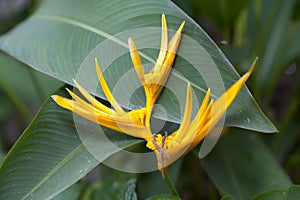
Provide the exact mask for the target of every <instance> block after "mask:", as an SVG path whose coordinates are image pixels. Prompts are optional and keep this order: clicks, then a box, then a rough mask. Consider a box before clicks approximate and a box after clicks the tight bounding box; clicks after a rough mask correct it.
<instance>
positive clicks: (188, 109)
mask: <svg viewBox="0 0 300 200" xmlns="http://www.w3.org/2000/svg"><path fill="white" fill-rule="evenodd" d="M191 115H192V88H191V84H190V83H188V86H187V91H186V101H185V109H184V115H183V119H182V122H181V125H180V127H179V129H178V132H177V134H176V136H175V138H174V141H176V142H178V143H180V142H181V141H182V139H183V138H184V137H185V134H186V133H187V132H188V128H189V125H190V120H191Z"/></svg>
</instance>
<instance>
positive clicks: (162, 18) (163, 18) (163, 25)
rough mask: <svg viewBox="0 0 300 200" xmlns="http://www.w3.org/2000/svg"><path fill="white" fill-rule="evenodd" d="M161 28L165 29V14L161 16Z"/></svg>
mask: <svg viewBox="0 0 300 200" xmlns="http://www.w3.org/2000/svg"><path fill="white" fill-rule="evenodd" d="M161 27H162V29H167V20H166V16H165V14H162V15H161Z"/></svg>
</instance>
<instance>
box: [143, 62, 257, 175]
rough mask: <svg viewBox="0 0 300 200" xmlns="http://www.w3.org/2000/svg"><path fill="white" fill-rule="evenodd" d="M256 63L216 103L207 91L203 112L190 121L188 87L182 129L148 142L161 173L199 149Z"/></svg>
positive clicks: (190, 91)
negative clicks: (182, 157) (195, 148)
mask: <svg viewBox="0 0 300 200" xmlns="http://www.w3.org/2000/svg"><path fill="white" fill-rule="evenodd" d="M256 60H257V59H256ZM256 60H255V61H254V63H253V64H252V66H251V68H250V69H249V71H248V72H247V73H246V74H245V75H244V76H242V77H241V78H240V79H239V80H238V81H237V82H236V83H235V84H233V85H232V86H231V87H230V88H229V89H228V90H227V91H226V92H225V93H224V94H222V95H221V96H220V97H219V98H218V99H217V100H216V101H215V102H214V101H213V100H211V101H210V100H209V99H210V90H208V91H207V93H206V95H205V97H204V99H203V102H202V104H201V106H200V109H199V111H198V113H197V115H196V116H195V118H194V119H193V120H191V113H192V89H191V86H190V84H188V87H187V94H186V104H185V113H184V116H183V119H182V123H181V125H180V127H179V129H178V130H176V131H175V132H173V133H172V134H171V135H162V134H157V135H156V136H154V137H153V139H152V141H148V143H147V147H148V148H149V149H152V150H154V151H155V154H156V157H157V161H158V169H159V170H161V171H162V173H163V172H164V171H163V170H164V168H166V167H167V166H168V165H170V164H171V163H173V162H174V161H176V160H177V159H178V158H179V157H181V156H182V155H184V154H185V153H187V152H188V151H189V150H191V149H193V148H194V147H195V146H196V145H198V144H199V143H200V142H201V141H202V140H203V138H204V137H205V136H206V135H207V134H208V133H209V131H210V130H211V129H212V128H213V127H214V126H215V125H216V124H217V123H218V121H219V120H220V119H221V117H222V116H223V114H224V113H225V112H226V110H227V109H228V107H229V106H230V105H231V103H232V102H233V100H234V99H235V97H236V95H237V94H238V92H239V91H240V89H241V88H242V87H243V85H244V84H245V82H246V81H247V79H248V78H249V76H250V74H251V73H252V71H253V68H254V66H255V63H256Z"/></svg>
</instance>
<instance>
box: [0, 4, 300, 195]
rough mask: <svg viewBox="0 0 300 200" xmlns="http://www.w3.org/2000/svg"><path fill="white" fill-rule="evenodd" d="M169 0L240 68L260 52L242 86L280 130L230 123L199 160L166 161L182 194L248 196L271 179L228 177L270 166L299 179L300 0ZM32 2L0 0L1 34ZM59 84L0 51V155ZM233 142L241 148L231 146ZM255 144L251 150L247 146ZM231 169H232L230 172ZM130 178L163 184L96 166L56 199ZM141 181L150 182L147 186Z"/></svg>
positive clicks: (128, 182)
mask: <svg viewBox="0 0 300 200" xmlns="http://www.w3.org/2000/svg"><path fill="white" fill-rule="evenodd" d="M174 2H175V4H177V5H178V6H179V7H180V8H181V9H182V10H184V11H185V12H186V13H187V14H188V15H189V16H190V17H192V18H193V19H194V20H195V21H196V22H197V23H198V24H199V25H200V26H201V27H202V28H203V29H204V30H205V31H206V32H207V33H208V35H209V36H210V37H211V38H212V39H213V40H214V42H215V43H216V44H217V45H218V46H219V47H220V48H221V49H222V51H223V52H224V53H225V55H226V56H227V58H228V59H229V60H230V61H231V63H232V64H233V65H234V66H235V68H236V69H237V71H238V72H239V73H240V74H243V73H244V72H245V71H246V70H247V69H248V67H249V66H250V64H251V62H252V61H253V60H252V59H253V58H254V57H255V56H258V57H259V63H258V65H257V66H256V68H255V71H254V74H253V75H252V76H251V79H250V80H249V81H248V82H247V86H248V87H249V89H250V91H251V92H252V94H253V95H254V97H255V99H256V101H257V102H258V104H259V105H260V106H261V108H262V110H263V111H264V112H265V113H266V115H267V116H268V117H269V118H270V119H271V121H272V122H273V123H274V124H275V125H276V127H277V129H278V130H279V133H274V134H266V135H263V134H259V133H254V132H250V131H241V130H239V129H234V128H229V129H227V130H226V133H227V134H226V135H225V136H224V137H223V138H222V140H221V141H220V142H219V143H218V144H217V146H216V148H215V149H214V150H213V152H211V153H210V154H209V156H207V157H206V158H205V159H203V160H202V161H199V159H196V156H197V155H196V152H194V153H190V154H188V155H187V157H186V158H185V159H184V160H181V161H179V162H178V163H177V164H176V165H175V166H174V167H172V169H171V172H172V173H171V174H174V176H173V175H172V176H173V177H174V179H175V181H176V185H177V187H178V189H179V191H180V194H181V196H182V197H183V198H184V199H220V198H221V196H223V197H224V194H228V193H229V194H230V192H228V191H231V192H232V193H234V194H235V197H236V196H238V197H241V196H244V195H246V196H247V197H249V198H250V197H253V195H254V194H258V193H260V192H261V191H264V190H268V189H269V187H268V185H272V184H273V183H270V182H266V183H265V185H261V186H259V185H256V186H255V184H256V183H257V182H256V181H257V180H256V179H255V178H253V180H249V181H248V182H252V183H253V185H252V186H249V185H247V184H245V185H242V184H238V186H236V187H234V186H232V185H234V184H233V183H232V182H234V181H237V180H240V179H243V178H249V177H251V176H252V177H253V174H255V173H258V172H260V170H270V171H272V170H274V177H269V178H270V179H272V178H273V179H277V181H281V182H282V183H283V186H285V185H286V186H289V185H290V184H291V183H293V184H300V167H299V166H300V156H299V155H300V143H299V141H300V116H299V113H300V112H299V111H300V110H299V101H300V83H299V81H300V72H299V71H300V70H299V58H300V12H299V10H300V0H240V1H238V0H216V1H211V0H186V1H180V0H176V1H174ZM38 4H39V2H38V1H34V0H14V1H11V0H0V34H5V33H6V32H7V31H9V30H10V29H12V28H13V27H14V26H16V25H18V23H20V22H22V20H25V19H26V17H28V16H29V15H30V14H31V13H32V12H34V9H35V8H36V7H37V5H38ZM62 85H63V84H62V83H61V82H59V81H57V80H54V79H52V78H51V77H49V76H46V75H43V74H41V73H39V72H37V71H35V70H33V69H32V68H30V67H28V66H26V65H24V64H22V63H20V62H18V61H17V60H14V59H13V58H11V57H10V56H9V55H7V54H5V53H4V52H1V51H0V95H1V98H0V133H1V134H0V160H3V158H4V156H5V155H6V153H7V152H8V151H9V149H10V148H11V147H12V145H13V144H14V143H15V142H16V140H17V139H18V137H19V136H20V134H21V133H22V132H23V131H24V130H25V128H26V127H27V126H28V124H29V123H30V121H31V120H32V119H33V117H34V115H35V113H36V112H37V110H38V109H39V107H40V106H41V105H42V103H43V102H44V101H45V100H46V99H47V98H48V97H49V96H50V95H51V94H52V93H54V92H55V91H56V90H57V89H58V88H60V87H61V86H62ZM251 135H254V138H252V136H251ZM256 140H258V142H257V141H256ZM241 141H243V144H241ZM253 141H255V142H253ZM237 148H238V149H239V151H240V152H239V153H240V154H238V153H237V152H236V150H234V149H237ZM253 148H255V149H256V151H252V149H253ZM224 149H226V152H227V153H228V154H229V155H231V156H230V157H229V158H227V160H225V159H224V158H223V157H222V156H221V155H222V154H220V153H218V151H223V150H224ZM226 152H225V153H226ZM241 152H242V153H241ZM222 153H223V154H224V151H223V152H222ZM247 156H248V157H247ZM228 162H229V164H228ZM235 162H240V163H245V166H244V165H241V166H239V167H241V168H243V167H244V168H243V169H244V170H242V171H238V170H241V169H238V168H235V167H234V163H235ZM226 163H227V164H228V165H227V164H226ZM278 163H279V165H278ZM262 165H263V166H264V168H262V167H261V166H262ZM277 165H278V166H277ZM230 166H231V167H232V168H230ZM274 166H275V168H276V169H274ZM226 167H227V168H226ZM228 167H229V168H230V169H228ZM213 168H215V169H213ZM246 168H247V169H246ZM212 170H216V171H220V174H216V173H213V172H211V171H212ZM230 170H233V171H234V172H233V175H232V176H231V175H230ZM278 170H279V171H282V174H286V175H288V177H289V179H290V180H288V179H287V178H286V177H287V176H286V177H285V175H281V172H280V173H277V172H278ZM214 172H215V171H214ZM247 173H249V174H248V175H245V176H244V175H243V174H247ZM99 174H100V175H99ZM105 174H109V175H110V176H105ZM262 174H263V172H262ZM278 174H279V175H278ZM260 175H261V174H260ZM99 176H100V177H101V179H100V178H99ZM215 176H216V177H215ZM254 176H255V175H254ZM233 177H234V178H233ZM134 178H138V181H137V183H136V184H137V186H136V187H137V188H136V190H137V193H138V195H139V197H141V198H142V199H143V198H145V197H148V196H151V195H153V194H157V193H160V192H167V189H166V187H165V186H164V183H163V182H162V180H161V179H160V176H159V174H158V173H157V172H153V173H150V174H141V175H132V174H131V175H129V174H124V173H120V172H116V171H114V170H111V169H108V168H106V167H104V166H101V167H99V168H97V169H96V170H94V171H93V172H92V173H91V174H90V175H89V176H88V177H86V178H85V179H84V180H82V181H80V182H79V183H77V184H76V185H74V186H72V187H71V188H69V189H68V190H67V191H65V193H64V194H61V195H62V196H61V197H59V196H58V197H57V199H59V198H61V199H64V198H65V199H66V198H67V199H77V198H78V197H79V196H80V197H81V198H82V199H97V198H99V194H103V193H107V196H108V199H109V197H110V196H111V195H113V194H114V195H115V194H116V193H120V194H121V193H122V192H124V191H123V190H124V188H127V189H128V188H129V189H128V190H130V188H131V190H130V191H132V190H134V187H135V186H134V185H135V179H134ZM268 180H269V179H268ZM241 182H243V181H241ZM104 183H110V184H109V186H111V185H114V184H117V186H116V187H114V188H112V187H109V188H106V187H107V186H108V185H107V184H104ZM144 183H146V185H148V187H149V186H151V187H150V188H151V189H145V186H144V185H145V184H144ZM231 183H232V184H231ZM227 184H228V185H229V186H226V185H227ZM231 186H232V187H231ZM264 187H265V188H264ZM120 188H122V189H120ZM258 188H259V189H258ZM74 191H76V192H74ZM63 195H66V196H63ZM68 195H69V196H68ZM239 195H240V196H239ZM230 198H231V197H224V199H230Z"/></svg>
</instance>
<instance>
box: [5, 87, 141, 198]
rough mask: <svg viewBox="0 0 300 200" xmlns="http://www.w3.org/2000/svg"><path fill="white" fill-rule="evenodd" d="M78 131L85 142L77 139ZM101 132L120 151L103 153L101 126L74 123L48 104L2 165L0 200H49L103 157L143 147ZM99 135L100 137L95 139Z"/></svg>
mask: <svg viewBox="0 0 300 200" xmlns="http://www.w3.org/2000/svg"><path fill="white" fill-rule="evenodd" d="M60 94H62V95H65V94H64V93H62V92H60ZM75 126H76V127H75ZM80 130H81V131H83V132H84V135H85V136H86V137H79V135H78V134H76V132H78V131H80ZM105 132H106V133H108V135H109V139H110V141H111V142H113V143H114V144H115V145H117V146H119V147H120V148H117V149H118V150H117V149H111V148H107V145H108V144H107V140H105V138H104V137H103V136H104V135H102V134H100V131H99V126H97V125H95V124H93V123H91V122H89V121H87V120H84V119H82V120H77V121H76V124H75V123H74V118H73V115H72V113H71V112H69V111H67V110H65V109H62V108H60V107H59V106H57V105H56V104H55V103H54V102H53V100H52V99H49V100H48V101H46V103H45V104H44V105H43V107H42V108H41V110H40V111H39V113H38V114H37V116H36V117H35V119H34V120H33V122H32V123H31V125H30V126H29V127H28V128H27V129H26V131H25V132H24V133H23V135H22V136H21V137H20V138H19V140H18V141H17V142H16V143H15V145H14V146H13V148H12V149H11V151H10V152H9V154H8V155H7V157H6V159H5V160H4V161H3V163H2V165H1V168H0V199H7V200H9V199H12V200H14V199H50V198H52V197H54V196H55V195H56V194H58V193H60V192H61V191H63V190H64V189H66V188H67V187H68V186H70V185H72V184H73V183H75V182H76V181H77V180H79V179H80V178H81V177H83V176H85V175H86V174H87V173H88V172H89V171H90V170H91V169H93V168H94V167H95V166H97V165H98V164H99V163H100V162H101V161H103V160H104V159H106V158H107V157H109V156H111V155H112V154H115V153H117V152H118V151H120V150H121V149H123V148H125V147H130V146H133V145H134V144H137V143H139V142H141V140H138V139H134V138H132V137H129V136H126V135H124V134H121V133H116V132H113V131H110V130H106V131H105ZM101 135H102V136H101ZM81 136H82V135H81ZM99 136H100V137H102V138H98V139H97V137H99ZM93 142H96V144H95V145H97V146H98V147H99V148H100V150H99V153H101V154H102V155H103V156H102V159H99V157H97V159H96V158H94V156H93V155H94V154H93V155H92V154H91V153H90V151H89V150H90V149H89V150H87V148H86V147H88V145H89V144H92V143H93Z"/></svg>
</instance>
